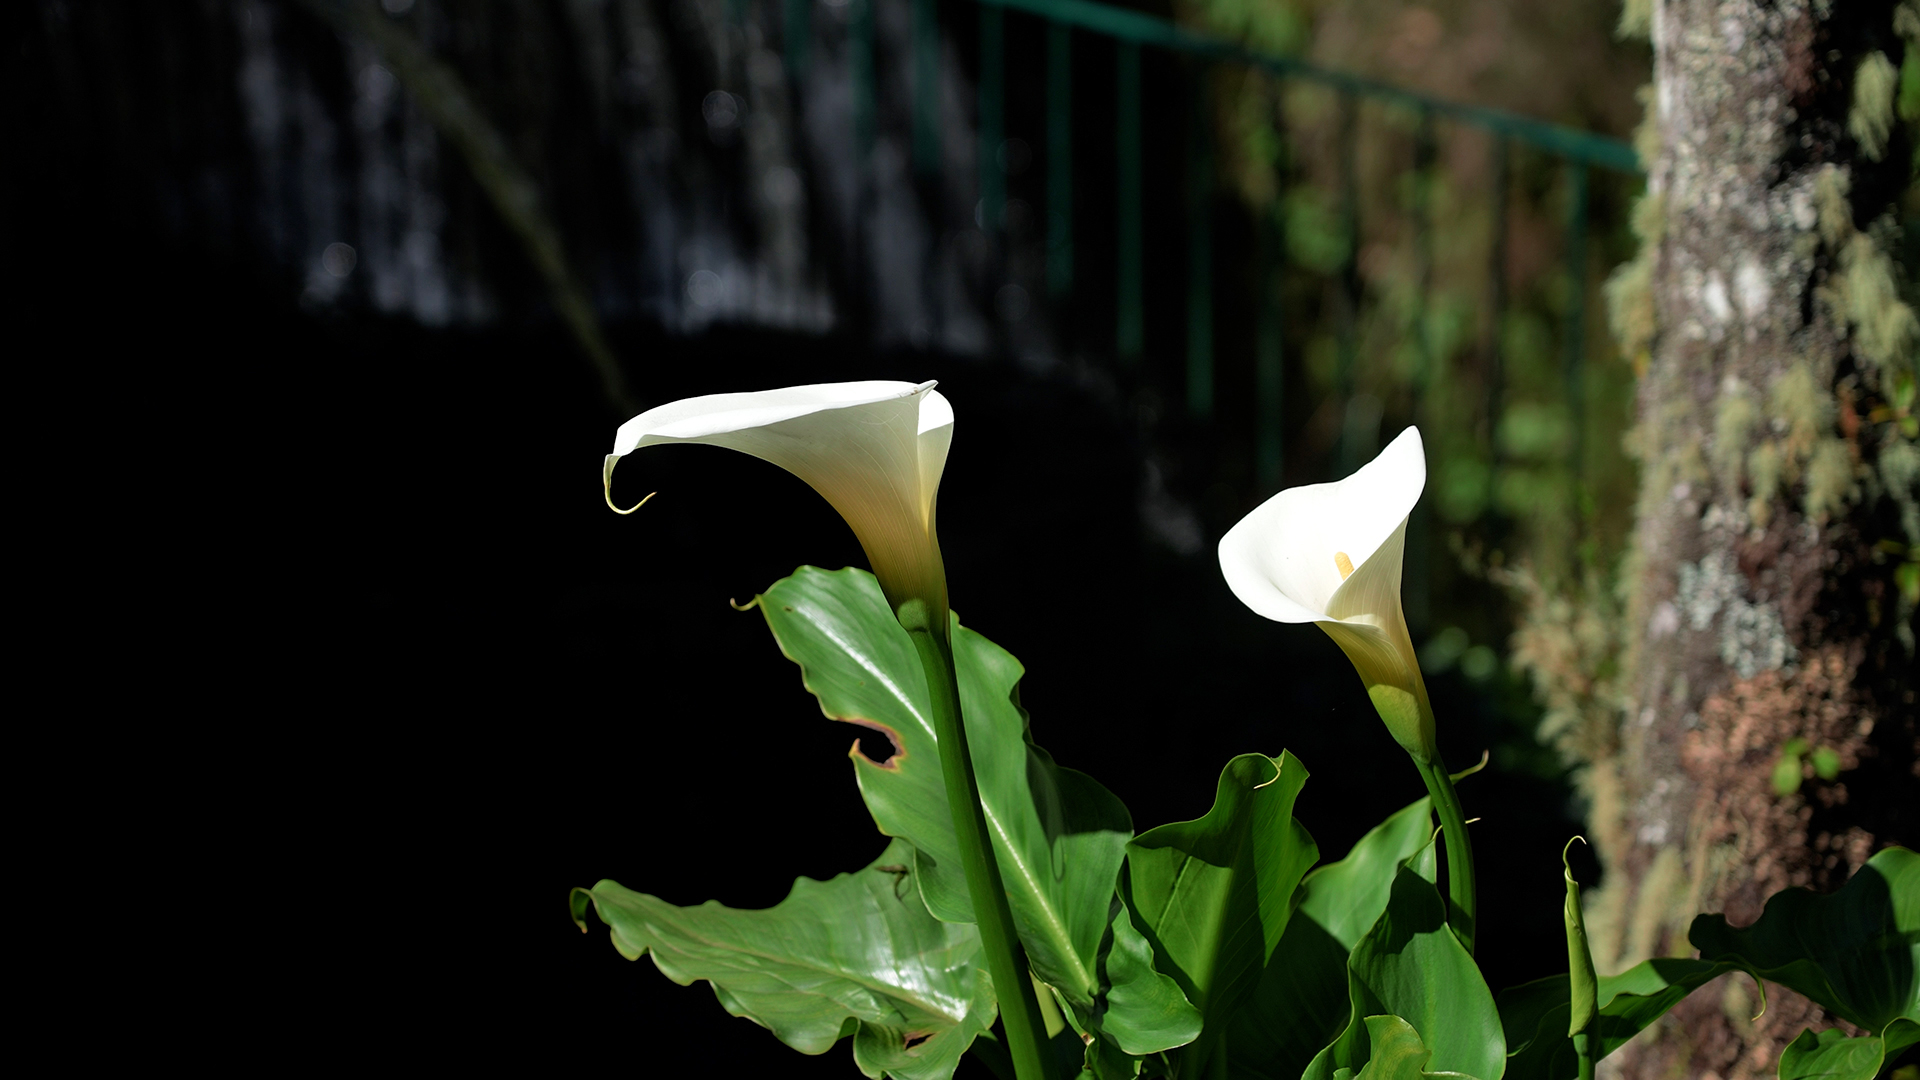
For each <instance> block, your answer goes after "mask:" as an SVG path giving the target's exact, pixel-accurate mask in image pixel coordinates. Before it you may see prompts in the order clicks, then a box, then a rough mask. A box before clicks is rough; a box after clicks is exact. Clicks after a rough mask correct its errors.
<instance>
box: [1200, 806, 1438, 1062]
mask: <svg viewBox="0 0 1920 1080" xmlns="http://www.w3.org/2000/svg"><path fill="white" fill-rule="evenodd" d="M1432 839H1433V815H1432V814H1431V813H1430V812H1429V810H1428V803H1427V800H1426V799H1420V800H1418V801H1416V802H1414V803H1413V804H1411V805H1409V806H1405V807H1402V808H1401V809H1400V810H1399V811H1398V812H1396V813H1394V814H1393V815H1392V816H1391V817H1389V818H1387V819H1386V820H1385V821H1383V822H1381V823H1380V824H1379V825H1377V826H1375V827H1374V828H1373V829H1372V830H1370V831H1369V832H1368V833H1367V834H1366V835H1365V836H1363V837H1361V838H1360V840H1359V842H1358V843H1356V844H1354V845H1353V849H1352V850H1351V851H1349V852H1348V853H1347V857H1346V858H1344V859H1341V860H1340V861H1338V862H1334V863H1329V864H1327V865H1325V866H1321V867H1318V868H1316V869H1315V870H1314V871H1313V872H1312V873H1310V874H1308V875H1307V876H1306V879H1305V880H1304V881H1303V882H1301V885H1300V895H1301V897H1302V900H1301V902H1300V906H1299V909H1298V910H1297V911H1295V912H1294V916H1293V919H1292V921H1290V922H1288V923H1287V931H1286V933H1285V935H1283V936H1282V937H1281V939H1280V945H1279V947H1278V948H1276V949H1274V952H1273V955H1272V956H1271V957H1269V958H1268V960H1267V963H1266V966H1265V969H1264V970H1263V971H1262V972H1261V974H1260V982H1259V985H1258V986H1257V987H1256V988H1255V990H1254V992H1253V996H1252V998H1251V1000H1249V1001H1248V1002H1247V1004H1245V1005H1244V1006H1242V1007H1241V1009H1240V1011H1239V1012H1238V1013H1236V1014H1235V1015H1234V1018H1233V1021H1232V1023H1231V1025H1230V1027H1229V1030H1228V1034H1227V1054H1228V1058H1229V1060H1230V1061H1231V1062H1232V1071H1233V1074H1234V1075H1235V1076H1245V1077H1247V1078H1249V1080H1266V1078H1270V1080H1296V1078H1297V1077H1299V1075H1300V1072H1301V1070H1302V1069H1305V1068H1306V1067H1307V1063H1308V1062H1310V1061H1312V1060H1313V1057H1314V1055H1315V1054H1316V1053H1317V1052H1319V1050H1320V1048H1321V1047H1324V1046H1326V1045H1327V1043H1329V1042H1330V1041H1332V1040H1333V1038H1334V1037H1335V1036H1336V1035H1338V1034H1340V1032H1341V1030H1342V1029H1344V1028H1345V1027H1346V1025H1347V1020H1348V1018H1349V1016H1350V1014H1351V1009H1350V1007H1349V1004H1348V1001H1347V953H1348V952H1350V951H1351V950H1352V949H1353V946H1354V945H1356V944H1358V943H1359V941H1360V939H1361V937H1363V936H1364V935H1365V934H1366V932H1367V931H1368V930H1371V929H1373V924H1374V923H1375V922H1376V921H1377V920H1378V919H1379V918H1380V913H1381V912H1383V911H1385V910H1386V909H1387V897H1388V895H1389V894H1390V893H1391V891H1392V888H1393V878H1394V875H1395V874H1396V873H1397V872H1398V871H1399V869H1400V864H1401V863H1403V862H1405V861H1406V860H1407V859H1408V858H1410V857H1412V856H1414V855H1417V854H1422V853H1424V854H1425V855H1427V856H1431V855H1432V851H1433V849H1432V848H1431V847H1430V846H1429V841H1431V840H1432ZM1433 873H1434V871H1433V869H1432V868H1428V869H1427V871H1426V875H1427V877H1428V878H1429V879H1431V878H1432V876H1433Z"/></svg>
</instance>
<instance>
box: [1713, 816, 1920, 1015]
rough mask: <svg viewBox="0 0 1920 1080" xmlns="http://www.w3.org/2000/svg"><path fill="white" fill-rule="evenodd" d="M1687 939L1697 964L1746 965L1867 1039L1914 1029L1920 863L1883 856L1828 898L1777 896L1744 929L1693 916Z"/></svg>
mask: <svg viewBox="0 0 1920 1080" xmlns="http://www.w3.org/2000/svg"><path fill="white" fill-rule="evenodd" d="M1687 940H1689V941H1691V942H1692V943H1693V946H1694V948H1696V949H1699V950H1700V955H1701V957H1702V958H1703V959H1707V960H1729V961H1735V962H1739V963H1742V964H1745V965H1747V966H1749V967H1751V968H1753V969H1754V970H1755V971H1756V972H1758V973H1759V974H1760V975H1761V976H1763V977H1765V978H1767V979H1769V980H1771V981H1773V982H1777V983H1779V984H1780V985H1782V986H1785V987H1787V988H1788V989H1791V990H1794V991H1797V992H1799V993H1801V994H1804V995H1806V996H1807V997H1809V998H1811V999H1813V1000H1814V1001H1816V1002H1818V1003H1820V1004H1821V1005H1823V1006H1825V1007H1826V1008H1828V1009H1830V1010H1832V1012H1833V1013H1834V1015H1836V1016H1839V1017H1841V1018H1842V1019H1844V1020H1847V1021H1850V1022H1852V1023H1855V1024H1858V1025H1859V1026H1861V1027H1863V1028H1865V1029H1867V1030H1868V1031H1876V1032H1877V1031H1882V1030H1885V1028H1886V1026H1887V1025H1888V1024H1890V1023H1892V1022H1893V1020H1894V1019H1895V1018H1896V1017H1906V1018H1907V1019H1909V1020H1916V1021H1920V974H1917V973H1920V855H1915V854H1914V853H1913V852H1911V851H1908V850H1907V849H1906V848H1898V847H1892V848H1887V849H1886V850H1884V851H1881V852H1880V853H1879V854H1877V855H1875V856H1874V857H1873V858H1871V859H1869V860H1867V865H1865V866H1863V867H1861V868H1860V870H1859V872H1857V873H1855V874H1854V875H1853V877H1852V878H1851V879H1849V880H1848V881H1847V883H1846V885H1844V886H1842V887H1841V889H1840V891H1839V892H1836V893H1834V894H1832V895H1830V896H1821V895H1818V894H1817V893H1814V892H1812V891H1810V890H1807V889H1785V890H1782V891H1781V892H1778V893H1775V894H1774V895H1773V896H1772V897H1770V898H1769V899H1768V900H1767V906H1766V909H1765V910H1764V911H1763V912H1762V913H1761V915H1760V919H1759V921H1758V922H1756V923H1754V924H1753V925H1752V926H1749V927H1747V928H1745V929H1741V930H1736V929H1734V928H1733V927H1730V926H1728V925H1727V920H1726V918H1725V917H1724V916H1721V915H1701V916H1698V917H1696V918H1695V919H1694V920H1693V926H1692V928H1691V929H1689V930H1688V931H1687Z"/></svg>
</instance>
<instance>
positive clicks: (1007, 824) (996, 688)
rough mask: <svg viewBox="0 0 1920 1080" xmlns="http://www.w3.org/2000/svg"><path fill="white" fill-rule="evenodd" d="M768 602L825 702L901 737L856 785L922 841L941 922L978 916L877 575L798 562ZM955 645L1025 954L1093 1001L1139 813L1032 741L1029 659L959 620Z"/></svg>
mask: <svg viewBox="0 0 1920 1080" xmlns="http://www.w3.org/2000/svg"><path fill="white" fill-rule="evenodd" d="M759 606H760V610H761V611H762V612H763V613H764V614H765V616H766V619H767V625H768V626H769V627H770V628H771V629H772V630H773V633H774V637H775V638H776V639H778V641H779V643H780V648H781V651H782V652H784V653H785V654H786V655H787V657H788V658H789V659H791V660H793V661H794V662H795V663H797V664H799V665H800V666H801V668H802V672H803V679H804V681H805V684H806V687H807V689H808V690H809V691H811V692H812V693H813V694H814V696H816V697H817V698H819V700H820V708H821V710H822V711H823V712H824V713H826V715H827V716H828V717H830V718H832V719H835V720H843V721H846V722H848V723H853V724H859V725H863V726H866V727H870V728H875V729H878V730H880V731H882V732H885V733H886V734H887V736H888V737H889V738H890V739H891V740H892V742H893V746H894V753H893V755H892V757H890V758H889V759H888V760H887V761H885V762H879V763H876V762H874V761H872V760H870V759H868V758H867V757H866V756H865V755H863V754H861V753H860V752H859V748H858V746H857V745H856V747H855V749H854V750H853V752H852V755H851V756H852V758H853V761H854V773H855V776H856V777H857V779H858V782H859V785H860V793H861V795H862V796H863V797H864V798H865V799H866V803H867V808H868V810H870V811H871V812H872V814H873V817H874V821H875V823H877V824H878V825H879V827H880V831H881V832H883V833H886V834H887V835H889V836H898V837H902V838H904V839H906V840H908V841H910V842H911V843H912V845H913V848H914V853H915V854H914V860H913V861H914V863H915V866H916V869H917V870H918V873H917V874H916V882H917V884H918V887H919V889H920V893H921V896H922V897H923V898H924V900H925V902H926V905H927V907H928V908H929V909H930V910H931V911H932V912H933V913H934V915H936V916H937V917H939V918H941V919H945V920H948V921H953V922H970V921H971V920H972V919H973V908H972V903H971V901H970V899H969V895H968V892H967V884H966V878H965V876H964V873H963V872H962V869H961V863H960V855H959V847H958V844H957V842H956V841H955V839H954V834H953V821H952V818H951V817H950V816H949V811H948V808H947V796H946V786H945V784H944V782H943V781H942V779H941V772H940V757H939V754H940V749H939V742H938V739H937V738H936V737H935V735H934V730H933V720H932V714H931V713H930V712H929V706H928V697H927V689H926V680H925V677H924V676H923V675H922V673H921V668H920V661H919V658H918V657H917V655H916V654H915V653H914V649H913V645H912V643H911V642H910V641H909V640H908V638H907V634H906V631H904V630H902V629H901V628H900V625H899V623H898V622H897V621H896V620H895V618H894V615H893V613H892V611H891V609H889V608H888V606H887V602H886V600H885V599H884V598H883V597H882V596H881V594H880V587H879V585H878V583H876V582H875V581H874V579H873V576H872V575H871V574H868V573H866V572H865V571H862V570H853V569H847V570H837V571H825V570H820V569H817V568H815V567H801V568H800V569H799V570H797V571H795V572H794V574H793V576H791V577H788V578H784V579H782V580H780V581H778V582H776V583H774V585H773V587H772V588H769V589H768V590H767V591H766V593H765V594H763V595H762V596H761V597H760V598H759ZM953 652H954V662H955V666H956V668H957V672H958V675H959V683H960V702H961V709H962V711H963V712H964V714H965V717H966V725H967V738H968V740H969V742H970V743H971V750H972V753H973V764H974V771H975V773H976V774H977V775H978V777H979V783H980V796H981V801H982V803H983V804H984V809H985V811H986V816H987V824H988V828H989V829H990V830H991V832H992V834H993V847H994V854H995V855H996V856H997V857H998V859H999V863H1000V872H1001V876H1002V878H1003V879H1004V882H1005V884H1006V887H1007V895H1008V898H1009V900H1010V901H1011V905H1012V908H1013V916H1014V921H1015V922H1016V924H1017V925H1018V927H1019V931H1020V940H1021V943H1022V944H1023V945H1024V946H1025V947H1026V951H1027V959H1028V961H1029V962H1030V963H1031V964H1032V966H1033V970H1034V973H1035V974H1036V975H1038V976H1039V978H1040V979H1041V981H1043V982H1045V983H1047V984H1049V985H1051V986H1053V987H1055V988H1057V989H1058V990H1059V991H1060V992H1061V994H1062V995H1063V996H1064V997H1065V998H1066V999H1067V1000H1068V1002H1070V1003H1071V1004H1072V1005H1074V1006H1076V1007H1078V1008H1081V1009H1090V1008H1094V1007H1095V1006H1096V1003H1097V1001H1098V999H1099V996H1100V993H1101V991H1102V989H1103V973H1102V971H1101V970H1100V963H1099V961H1100V945H1101V941H1102V939H1103V938H1104V937H1105V935H1106V933H1107V927H1108V920H1109V916H1110V908H1111V900H1112V897H1113V891H1114V883H1115V879H1116V877H1117V876H1118V873H1119V870H1120V864H1121V861H1122V859H1123V858H1124V852H1125V847H1126V842H1127V839H1128V837H1129V836H1131V834H1132V832H1133V826H1132V821H1131V819H1130V818H1129V817H1128V815H1127V810H1126V807H1125V806H1124V805H1123V804H1122V803H1121V802H1120V800H1119V799H1117V798H1115V797H1114V796H1113V794H1112V793H1111V792H1109V791H1107V790H1106V789H1105V788H1103V787H1101V786H1100V784H1099V783H1097V782H1096V781H1094V780H1093V779H1092V778H1091V777H1088V776H1087V775H1086V774H1084V773H1080V772H1076V771H1074V770H1072V769H1065V768H1061V767H1060V766H1058V765H1056V764H1054V761H1053V759H1052V758H1051V757H1050V756H1049V755H1048V754H1047V752H1046V751H1044V750H1042V749H1040V748H1039V747H1037V746H1035V745H1034V744H1033V743H1032V741H1031V740H1030V739H1029V738H1028V732H1027V714H1026V712H1025V710H1023V709H1022V708H1021V707H1020V701H1019V683H1020V677H1021V675H1022V674H1024V671H1023V669H1022V668H1021V666H1020V663H1019V661H1017V660H1015V659H1014V658H1013V657H1012V656H1011V655H1009V654H1008V653H1007V652H1006V651H1005V650H1004V649H1001V648H1000V647H999V646H997V645H995V644H993V643H992V642H991V641H988V640H987V639H986V638H984V637H982V636H980V635H979V634H976V633H974V632H973V631H971V630H968V629H966V628H964V627H958V626H957V625H956V629H955V631H954V639H953Z"/></svg>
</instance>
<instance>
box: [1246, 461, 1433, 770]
mask: <svg viewBox="0 0 1920 1080" xmlns="http://www.w3.org/2000/svg"><path fill="white" fill-rule="evenodd" d="M1426 482H1427V462H1426V455H1425V452H1424V451H1423V449H1422V447H1421V445H1420V432H1419V430H1418V429H1416V428H1408V429H1407V430H1405V431H1403V432H1401V433H1400V437H1399V438H1397V439H1395V440H1393V442H1392V443H1390V444H1388V446H1387V448H1386V449H1385V450H1382V451H1381V452H1380V456H1379V457H1376V458H1374V459H1373V460H1372V461H1370V462H1368V463H1367V464H1366V465H1365V466H1363V467H1362V468H1361V469H1360V471H1358V472H1356V473H1354V474H1353V475H1352V476H1349V477H1347V478H1346V479H1345V480H1341V481H1339V482H1337V483H1332V484H1310V485H1308V486H1306V487H1297V488H1288V489H1287V490H1285V491H1282V492H1281V493H1280V494H1278V495H1275V496H1274V497H1273V498H1271V499H1268V500H1267V501H1266V502H1264V503H1262V504H1261V505H1260V506H1259V507H1258V508H1256V509H1255V510H1254V511H1253V512H1252V513H1250V514H1248V515H1247V516H1246V517H1244V518H1242V519H1241V520H1240V523H1239V524H1238V525H1235V526H1234V527H1233V528H1232V529H1231V530H1229V531H1228V532H1227V535H1225V536H1224V537H1221V538H1220V572H1221V573H1222V574H1224V575H1225V576H1226V579H1227V587H1228V588H1230V589H1232V590H1233V594H1234V595H1235V596H1237V597H1239V598H1240V602H1241V603H1243V604H1245V605H1247V606H1248V607H1250V608H1252V609H1253V610H1254V611H1256V612H1258V613H1259V614H1261V615H1264V616H1266V617H1267V618H1269V619H1273V620H1275V621H1277V622H1288V623H1304V622H1311V623H1316V624H1318V625H1319V627H1320V628H1321V629H1322V630H1325V631H1326V632H1327V634H1328V635H1329V636H1330V637H1332V638H1333V640H1334V641H1335V642H1336V643H1338V644H1339V646H1340V648H1341V649H1343V650H1344V651H1345V652H1346V654H1347V658H1348V659H1349V660H1352V661H1353V666H1354V667H1355V668H1356V669H1358V670H1359V672H1360V678H1361V680H1362V681H1364V682H1365V683H1366V684H1367V693H1368V695H1369V696H1371V697H1372V698H1373V704H1374V707H1375V708H1376V709H1378V710H1379V711H1380V716H1381V719H1383V720H1385V721H1386V722H1387V728H1388V729H1389V730H1390V731H1392V732H1393V737H1394V738H1395V739H1396V740H1397V741H1398V742H1399V743H1400V745H1401V746H1404V747H1406V749H1407V752H1408V753H1411V754H1413V755H1414V756H1415V757H1417V758H1419V759H1420V760H1422V761H1430V760H1432V759H1433V754H1434V742H1433V708H1432V706H1430V705H1429V704H1428V703H1427V688H1426V684H1425V683H1424V682H1422V681H1421V679H1420V664H1419V661H1418V660H1417V659H1416V658H1415V657H1414V652H1413V640H1412V638H1411V637H1410V636H1409V635H1408V633H1407V619H1406V615H1405V614H1404V613H1403V612H1402V610H1401V608H1400V565H1401V561H1402V558H1403V556H1404V553H1405V548H1406V541H1407V515H1408V514H1410V513H1411V512H1412V511H1413V504H1414V503H1415V502H1418V501H1419V499H1420V492H1421V489H1422V488H1424V487H1425V486H1426Z"/></svg>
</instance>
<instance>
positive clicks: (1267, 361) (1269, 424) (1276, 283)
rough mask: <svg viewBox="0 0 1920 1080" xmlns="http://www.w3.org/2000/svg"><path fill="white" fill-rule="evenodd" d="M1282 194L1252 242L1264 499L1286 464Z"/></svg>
mask: <svg viewBox="0 0 1920 1080" xmlns="http://www.w3.org/2000/svg"><path fill="white" fill-rule="evenodd" d="M1285 145H1286V143H1285V140H1284V138H1283V139H1282V142H1281V146H1282V147H1283V149H1282V150H1281V153H1282V154H1284V153H1286V151H1285V149H1284V147H1285ZM1275 172H1277V173H1279V174H1280V175H1281V176H1284V175H1285V170H1284V168H1278V169H1276V170H1275ZM1284 195H1285V186H1284V184H1281V183H1276V184H1275V185H1274V200H1273V205H1272V206H1271V207H1269V208H1268V209H1267V211H1266V212H1265V213H1263V214H1261V215H1260V222H1259V233H1258V235H1257V236H1256V237H1255V243H1256V244H1257V245H1258V246H1257V250H1256V257H1257V259H1258V261H1259V274H1260V278H1259V283H1258V287H1259V290H1260V291H1259V297H1260V301H1259V303H1260V309H1259V316H1258V322H1257V323H1256V325H1255V330H1254V343H1253V350H1254V356H1253V369H1254V376H1253V380H1254V386H1253V394H1254V406H1255V408H1256V409H1258V417H1257V419H1256V421H1255V428H1254V466H1255V473H1256V475H1257V476H1258V477H1259V480H1260V494H1262V495H1267V494H1270V493H1272V492H1274V491H1278V490H1279V489H1280V481H1281V479H1282V477H1283V475H1284V472H1283V469H1284V466H1285V463H1286V462H1285V457H1284V455H1285V452H1286V450H1285V448H1286V439H1285V432H1286V428H1285V420H1286V417H1285V415H1284V413H1283V411H1282V408H1283V406H1284V405H1285V404H1286V401H1285V398H1284V396H1283V394H1284V391H1285V387H1286V368H1285V367H1284V366H1283V364H1282V361H1283V359H1284V357H1285V339H1284V338H1283V337H1282V336H1281V333H1282V330H1283V326H1282V324H1281V321H1280V318H1281V315H1280V275H1281V268H1282V267H1284V266H1285V265H1286V252H1287V249H1286V233H1285V231H1284V224H1283V223H1284V222H1285V220H1286V218H1285V216H1284V208H1285V205H1286V202H1285V198H1284Z"/></svg>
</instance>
